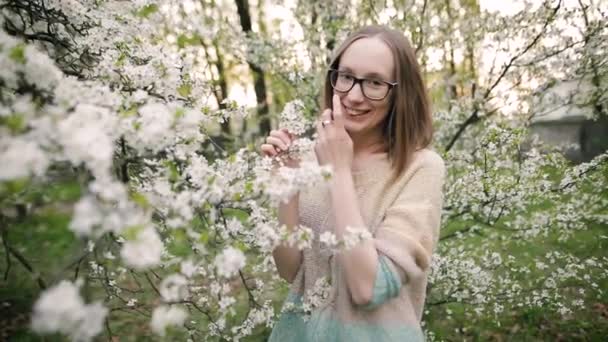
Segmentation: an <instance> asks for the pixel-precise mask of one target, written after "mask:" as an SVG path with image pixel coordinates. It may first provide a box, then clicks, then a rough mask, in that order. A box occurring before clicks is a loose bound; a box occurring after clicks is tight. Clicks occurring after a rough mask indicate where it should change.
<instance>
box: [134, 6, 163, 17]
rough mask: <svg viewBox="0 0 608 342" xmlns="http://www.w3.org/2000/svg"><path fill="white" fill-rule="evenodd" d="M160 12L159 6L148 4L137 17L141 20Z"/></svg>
mask: <svg viewBox="0 0 608 342" xmlns="http://www.w3.org/2000/svg"><path fill="white" fill-rule="evenodd" d="M156 11H158V5H157V4H147V5H145V6H144V7H142V8H141V9H140V10H139V12H137V15H138V16H139V17H141V18H147V17H149V16H150V15H152V14H154V12H156Z"/></svg>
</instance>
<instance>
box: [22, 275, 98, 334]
mask: <svg viewBox="0 0 608 342" xmlns="http://www.w3.org/2000/svg"><path fill="white" fill-rule="evenodd" d="M107 314H108V309H106V308H105V307H104V306H103V305H102V304H101V303H100V302H95V303H92V304H85V303H84V301H83V300H82V298H81V297H80V294H79V293H78V285H75V284H73V283H71V282H69V281H66V280H63V281H61V282H60V283H59V284H57V285H55V286H53V287H52V288H49V289H47V290H46V291H45V292H43V293H42V295H41V296H40V298H38V300H37V301H36V303H35V304H34V312H33V317H32V329H34V330H35V331H37V332H40V333H51V332H60V333H63V334H66V335H69V336H70V337H71V339H72V340H73V341H90V340H92V339H93V337H95V336H96V335H97V334H99V333H100V332H101V330H102V329H103V322H104V319H105V317H106V315H107Z"/></svg>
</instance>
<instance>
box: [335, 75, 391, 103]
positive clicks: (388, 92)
mask: <svg viewBox="0 0 608 342" xmlns="http://www.w3.org/2000/svg"><path fill="white" fill-rule="evenodd" d="M333 72H335V73H340V72H341V73H344V74H347V75H349V76H350V77H352V78H353V79H354V81H353V84H352V85H351V86H350V88H348V90H338V89H336V86H335V85H334V82H333V81H332V77H331V76H332V75H331V73H333ZM327 73H328V76H329V84H330V85H331V87H332V88H333V89H334V90H335V91H337V92H339V93H348V92H349V91H351V90H352V89H353V88H354V87H355V84H357V83H358V84H359V87H360V88H361V93H362V94H363V96H365V97H366V98H368V99H370V100H371V101H382V100H384V99H385V98H386V97H387V96H388V94H390V92H391V90H393V88H394V87H395V86H396V85H397V84H399V83H398V82H388V81H384V80H380V79H377V78H359V77H356V76H355V75H353V74H351V73H348V72H345V71H340V70H338V69H327ZM369 80H374V81H378V82H382V83H385V84H387V85H388V90H387V91H386V94H385V95H384V96H383V97H381V98H378V99H372V98H371V97H369V96H367V94H366V93H365V90H363V81H369Z"/></svg>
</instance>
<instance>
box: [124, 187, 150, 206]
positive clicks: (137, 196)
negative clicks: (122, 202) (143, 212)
mask: <svg viewBox="0 0 608 342" xmlns="http://www.w3.org/2000/svg"><path fill="white" fill-rule="evenodd" d="M129 197H130V198H131V201H133V202H135V203H137V204H138V205H139V206H140V207H142V208H144V209H146V208H149V207H150V202H149V201H148V199H147V198H146V196H145V195H144V194H142V193H139V192H137V191H132V192H131V193H130V194H129Z"/></svg>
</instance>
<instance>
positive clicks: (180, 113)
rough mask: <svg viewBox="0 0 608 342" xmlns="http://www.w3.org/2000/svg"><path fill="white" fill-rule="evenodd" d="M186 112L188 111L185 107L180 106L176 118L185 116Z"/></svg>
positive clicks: (176, 111)
mask: <svg viewBox="0 0 608 342" xmlns="http://www.w3.org/2000/svg"><path fill="white" fill-rule="evenodd" d="M185 114H186V111H185V110H184V109H183V108H178V109H177V110H175V118H176V119H179V118H182V117H184V115H185Z"/></svg>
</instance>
